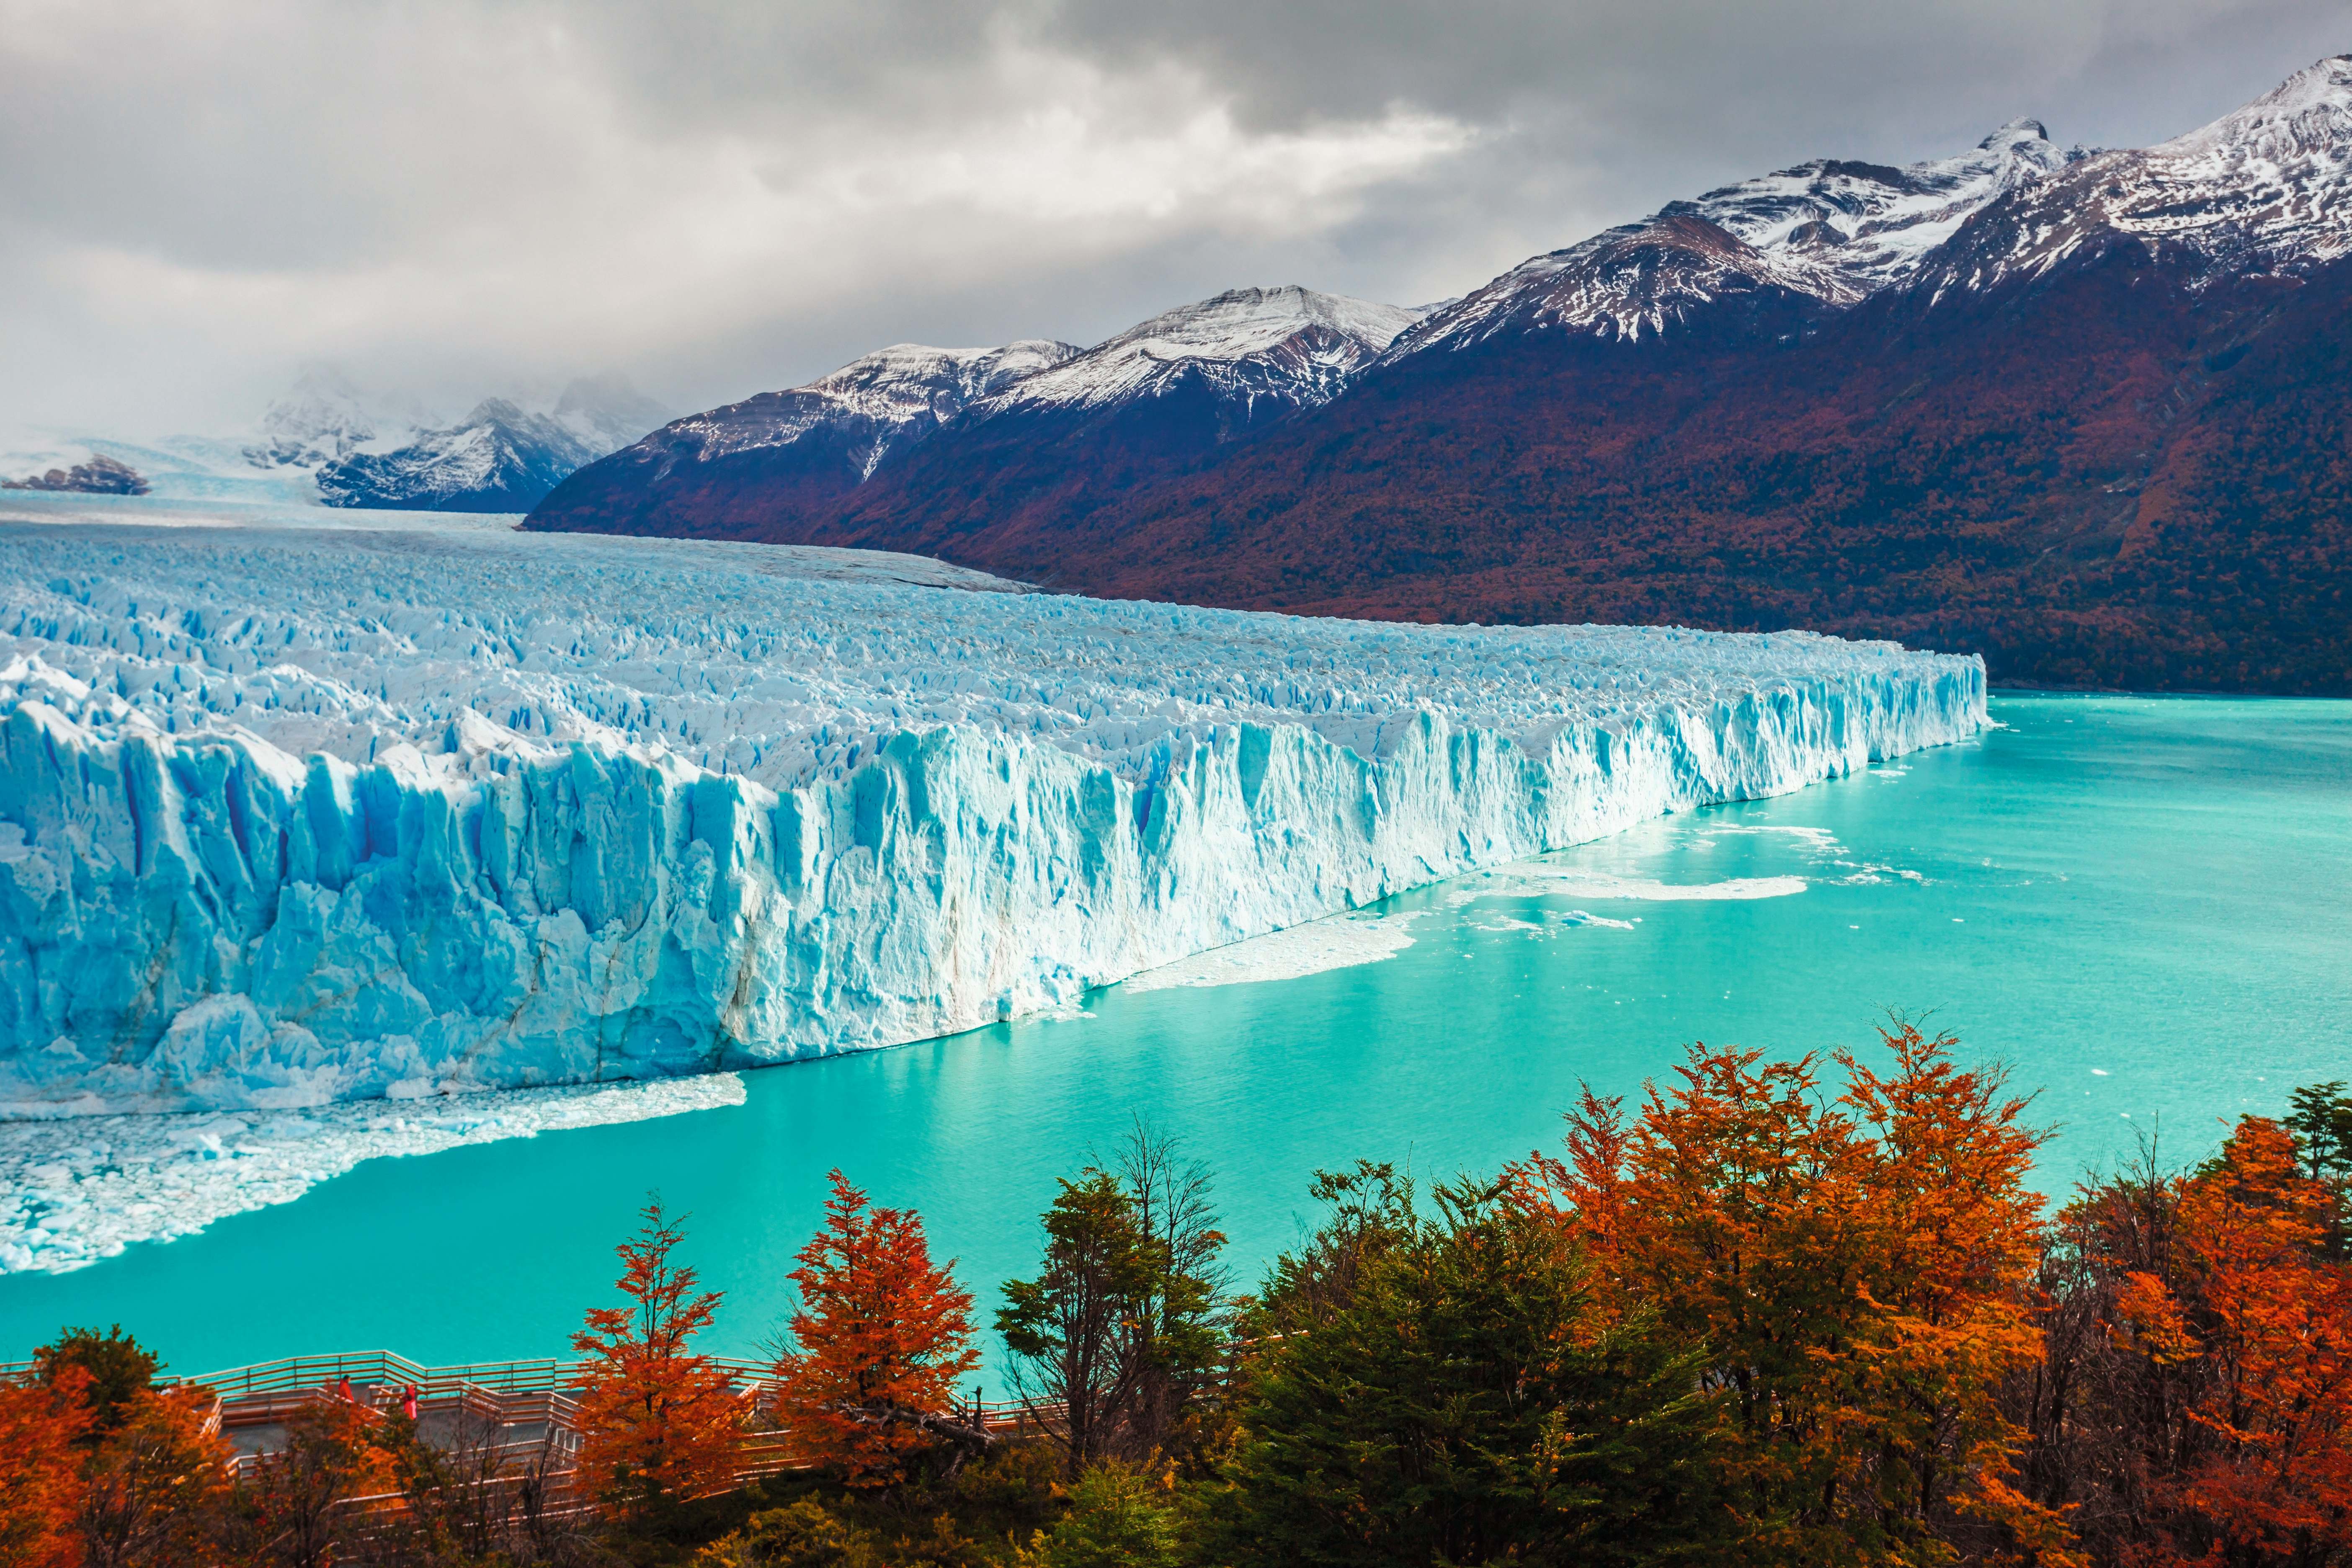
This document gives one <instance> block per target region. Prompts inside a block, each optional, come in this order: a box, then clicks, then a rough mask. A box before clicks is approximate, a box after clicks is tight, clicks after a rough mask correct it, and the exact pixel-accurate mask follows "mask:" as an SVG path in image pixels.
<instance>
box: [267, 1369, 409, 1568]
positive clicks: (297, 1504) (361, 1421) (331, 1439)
mask: <svg viewBox="0 0 2352 1568" xmlns="http://www.w3.org/2000/svg"><path fill="white" fill-rule="evenodd" d="M382 1428H383V1418H382V1417H381V1416H379V1415H376V1414H375V1412H373V1410H368V1409H364V1408H362V1406H360V1405H353V1404H352V1403H351V1402H350V1401H348V1400H343V1399H337V1398H334V1397H331V1396H330V1395H325V1394H320V1395H318V1396H315V1397H313V1398H311V1399H310V1400H309V1401H308V1402H307V1403H305V1404H304V1405H302V1407H301V1408H300V1409H299V1410H297V1411H295V1412H294V1414H293V1415H290V1416H289V1417H288V1418H287V1422H286V1440H285V1443H284V1445H283V1446H282V1447H279V1448H278V1449H277V1450H276V1451H275V1452H272V1453H269V1454H267V1455H264V1456H263V1457H262V1458H260V1459H259V1460H258V1461H257V1462H256V1464H255V1465H254V1467H253V1470H252V1472H251V1474H250V1475H249V1476H248V1477H247V1479H246V1482H245V1484H244V1486H243V1488H242V1489H241V1490H242V1494H243V1496H242V1501H243V1504H244V1507H243V1510H241V1511H242V1512H243V1514H244V1518H243V1519H242V1521H240V1522H241V1523H242V1524H243V1525H244V1527H245V1529H246V1530H247V1531H249V1532H250V1536H251V1539H250V1541H249V1542H248V1545H249V1546H250V1548H251V1550H250V1552H247V1554H246V1555H247V1556H249V1557H252V1558H255V1559H258V1560H262V1561H266V1562H270V1563H282V1564H285V1568H327V1565H328V1564H331V1563H334V1562H335V1561H336V1560H337V1559H338V1558H339V1557H341V1555H343V1553H344V1549H345V1548H346V1547H347V1546H348V1545H349V1544H350V1538H351V1536H352V1533H353V1532H354V1530H355V1527H357V1526H358V1525H359V1524H360V1522H361V1521H358V1520H356V1519H354V1518H353V1517H352V1514H351V1512H350V1510H347V1509H346V1508H345V1507H344V1506H343V1505H344V1504H346V1503H348V1502H350V1501H351V1500H352V1499H353V1498H360V1497H369V1496H373V1495H374V1494H377V1493H380V1492H383V1491H384V1490H387V1489H389V1488H390V1486H391V1484H392V1456H391V1455H390V1454H388V1453H386V1452H385V1451H384V1449H383V1446H382V1443H381V1442H380V1439H381V1438H382V1436H383V1430H382Z"/></svg>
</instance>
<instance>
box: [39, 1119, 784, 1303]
mask: <svg viewBox="0 0 2352 1568" xmlns="http://www.w3.org/2000/svg"><path fill="white" fill-rule="evenodd" d="M742 1101H743V1080H742V1079H740V1078H739V1077H737V1076H735V1075H734V1074H732V1073H719V1074H713V1075H710V1076H708V1077H704V1078H695V1079H674V1080H672V1081H669V1082H666V1083H651V1084H618V1085H613V1084H607V1085H598V1086H591V1087H586V1088H566V1089H520V1090H515V1091H511V1092H509V1093H502V1094H483V1095H474V1096H467V1097H465V1098H462V1099H457V1100H439V1101H436V1102H434V1103H433V1104H432V1105H430V1106H428V1107H425V1108H421V1109H418V1110H416V1111H415V1114H411V1115H408V1116H404V1117H399V1118H383V1117H382V1116H381V1115H380V1114H379V1111H380V1108H378V1107H374V1106H365V1105H337V1106H326V1107H321V1108H320V1109H319V1110H314V1111H312V1112H310V1113H309V1114H308V1115H305V1116H285V1115H279V1114H272V1113H268V1112H243V1113H231V1114H220V1113H216V1112H212V1113H205V1114H203V1115H198V1116H184V1115H180V1116H173V1115H149V1116H110V1117H102V1118H97V1119H93V1120H83V1121H16V1122H5V1123H0V1274H5V1273H14V1272H17V1271H21V1270H26V1269H39V1270H47V1271H48V1272H52V1273H62V1272H64V1271H66V1270H68V1269H73V1268H82V1267H84V1266H85V1265H88V1264H90V1263H95V1262H97V1261H98V1260H99V1259H100V1258H111V1257H113V1256H115V1255H116V1254H117V1253H120V1252H121V1250H122V1249H123V1248H124V1247H126V1246H128V1245H130V1244H131V1243H133V1242H139V1241H159V1240H169V1239H170V1238H172V1237H178V1236H187V1235H190V1234H192V1233H194V1232H195V1231H199V1230H202V1229H203V1228H204V1227H205V1226H207V1225H210V1224H211V1223H212V1222H213V1221H215V1220H217V1219H222V1218H225V1217H226V1216H227V1215H233V1214H241V1213H244V1212H245V1211H246V1210H247V1209H257V1208H262V1207H266V1206H267V1205H270V1204H278V1203H286V1202H289V1200H291V1199H294V1198H298V1197H299V1196H301V1195H302V1194H304V1193H306V1192H308V1191H310V1188H311V1187H312V1186H313V1185H315V1184H318V1183H320V1182H322V1181H325V1180H326V1179H328V1178H329V1177H331V1176H335V1175H340V1174H341V1173H343V1172H345V1171H348V1170H350V1169H351V1168H352V1166H353V1165H355V1164H357V1163H360V1162H361V1161H362V1160H367V1159H374V1158H378V1157H381V1156H384V1155H392V1154H425V1153H433V1152H437V1151H439V1150H443V1149H449V1148H454V1147H456V1146H457V1145H458V1144H460V1143H481V1142H489V1141H491V1140H493V1139H498V1138H528V1137H531V1136H534V1135H535V1134H537V1133H540V1132H547V1131H561V1130H562V1129H564V1128H569V1127H595V1126H601V1125H604V1124H605V1123H608V1122H614V1121H640V1120H643V1119H645V1118H647V1117H653V1116H669V1115H675V1114H677V1113H679V1112H682V1111H688V1110H709V1109H712V1108H714V1107H718V1106H725V1105H740V1104H741V1103H742Z"/></svg>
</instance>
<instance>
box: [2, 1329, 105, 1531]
mask: <svg viewBox="0 0 2352 1568" xmlns="http://www.w3.org/2000/svg"><path fill="white" fill-rule="evenodd" d="M88 1388H89V1373H86V1372H84V1371H82V1370H81V1369H80V1368H79V1367H70V1368H68V1369H66V1370H65V1371H64V1372H62V1373H59V1374H58V1378H57V1379H56V1381H55V1382H54V1383H53V1384H48V1385H47V1386H44V1385H42V1384H27V1385H25V1386H11V1385H9V1384H0V1568H79V1563H80V1562H81V1542H80V1540H79V1537H78V1535H77V1534H76V1532H75V1530H74V1515H75V1510H77V1508H78V1507H79V1504H80V1501H81V1477H80V1470H81V1458H82V1457H81V1450H80V1449H79V1447H76V1444H77V1443H78V1441H79V1439H80V1437H81V1435H82V1433H83V1431H84V1430H85V1429H86V1428H87V1427H88V1426H89V1407H88V1406H87V1405H85V1404H84V1403H83V1395H84V1394H85V1392H86V1391H87V1390H88Z"/></svg>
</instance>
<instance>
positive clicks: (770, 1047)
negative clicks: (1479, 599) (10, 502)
mask: <svg viewBox="0 0 2352 1568" xmlns="http://www.w3.org/2000/svg"><path fill="white" fill-rule="evenodd" d="M866 561H867V562H870V563H861V561H860V559H859V558H856V557H854V556H852V555H851V554H850V552H798V551H792V550H781V549H772V548H763V547H759V546H740V545H720V544H707V543H693V542H650V541H617V540H604V539H596V538H593V537H583V536H567V535H557V536H537V535H519V534H506V533H497V532H489V531H470V532H467V531H457V530H436V529H419V530H417V531H413V532H409V533H397V532H390V531H386V532H369V531H341V532H328V531H303V530H284V531H274V532H273V531H267V530H260V529H209V530H204V531H191V530H166V529H145V528H130V527H121V528H113V527H86V528H59V527H43V526H36V525H11V526H9V527H7V528H5V529H0V637H5V647H0V942H5V949H0V951H5V960H0V1105H5V1109H6V1110H8V1111H9V1112H11V1113H14V1114H17V1115H25V1114H31V1115H57V1114H70V1113H74V1112H96V1111H101V1110H163V1109H183V1108H201V1107H269V1106H289V1105H297V1104H306V1103H320V1102H325V1101H330V1100H350V1099H359V1098H365V1097H370V1096H375V1095H391V1096H394V1097H405V1096H413V1095H419V1094H424V1093H428V1092H432V1091H436V1090H440V1089H463V1088H476V1087H512V1086H526V1085H540V1084H555V1083H564V1082H579V1081H589V1080H600V1079H632V1078H636V1079H644V1078H656V1077H663V1076H669V1075H677V1074H686V1073H694V1072H699V1071H704V1070H708V1069H713V1068H731V1067H740V1066H746V1065H755V1064H761V1063H767V1062H776V1061H782V1060H786V1059H791V1058H801V1057H807V1056H812V1055H817V1054H822V1053H825V1052H831V1051H839V1050H845V1049H851V1048H856V1047H870V1046H883V1045H889V1044H893V1043H897V1042H900V1041H906V1040H911V1039H916V1038H920V1037H929V1036H936V1035H940V1034H943V1033H947V1032H950V1031H953V1030H958V1029H962V1028H966V1027H970V1026H975V1025H979V1024H983V1023H986V1022H989V1021H992V1020H995V1019H999V1018H1003V1017H1007V1016H1014V1015H1019V1014H1022V1013H1025V1012H1028V1011H1030V1010H1033V1009H1037V1008H1041V1007H1045V1006H1047V1005H1054V1004H1057V1003H1061V1002H1065V1001H1067V1000H1069V999H1071V998H1074V997H1076V995H1078V994H1080V993H1081V992H1082V991H1084V990H1085V989H1086V988H1087V987H1089V986H1093V985H1097V984H1104V983H1108V982H1111V981H1115V980H1117V979H1118V978H1120V977H1122V976H1124V975H1127V974H1130V973H1135V972H1137V971H1139V970H1141V969H1145V968H1148V967H1151V966H1154V965H1158V964H1161V963H1169V962H1171V961H1173V960H1176V959H1179V958H1181V957H1184V956H1186V955H1189V954H1191V953H1193V952H1200V951H1202V950H1205V949H1208V948H1212V947H1214V946H1218V945H1220V944H1223V943H1226V942H1234V941H1236V940H1239V939H1242V938H1244V937H1249V936H1252V935H1255V934H1259V933H1262V932H1265V931H1271V930H1275V929H1278V928H1281V927H1285V926H1288V925H1292V924H1296V923H1298V922H1300V921H1307V920H1311V919H1314V918H1316V917H1318V916H1321V915H1325V914H1328V913H1331V912H1334V911H1337V910H1345V909H1348V908H1349V907H1352V906H1356V905H1360V904H1363V903H1367V902H1370V901H1371V900H1377V899H1380V898H1381V897H1383V896H1386V895H1388V894H1391V893H1395V892H1398V891H1400V890H1402V889H1408V888H1412V887H1414V886H1417V885H1420V884H1423V883H1426V882H1429V881H1431V880H1433V879H1439V878H1443V877H1445V876H1449V875H1453V874H1455V873H1459V872H1463V871H1466V870H1469V869H1472V868H1477V867H1480V866H1483V865H1490V864H1494V863H1497V862H1501V861H1507V860H1514V859H1518V858H1524V857H1526V856H1528V855H1530V854H1534V853H1538V852H1540V851H1543V850H1547V849H1551V848H1555V847H1561V846H1564V845H1567V844H1570V843H1574V842H1577V841H1580V840H1584V839H1589V838H1591V837H1595V836H1597V835H1600V834H1603V833H1606V832H1609V831H1611V830H1612V829H1614V828H1617V827H1620V826H1624V825H1627V824H1629V823H1632V822H1634V821H1638V820H1640V819H1643V818H1645V817H1648V816H1654V815H1656V814H1658V813H1661V812H1665V811H1672V810H1679V809H1683V808H1686V807H1691V806H1696V805H1705V804H1707V803H1710V802H1716V801H1723V800H1729V799H1736V798H1742V797H1750V796H1757V795H1770V794H1773V793H1776V792H1780V791H1786V790H1790V789H1794V788H1797V787H1799V786H1801V785H1803V784H1809V783H1811V782H1813V781H1815V780H1819V779H1822V778H1826V777H1831V776H1834V775H1838V774H1842V773H1847V772H1849V771H1851V770H1853V769H1855V768H1858V767H1860V766H1862V765H1864V764H1865V763H1867V762H1869V761H1870V760H1872V759H1874V758H1878V757H1885V756H1892V755H1895V754H1897V753H1900V752H1907V751H1910V750H1912V749H1914V748H1916V747H1920V746H1926V745H1933V744H1937V743H1939V742H1948V741H1952V740H1955V739H1958V738H1960V737H1962V736H1965V735H1968V734H1969V733H1971V732H1973V731H1975V730H1977V729H1978V728H1979V726H1980V725H1981V724H1982V723H1983V721H1984V711H1985V710H1984V700H1985V683H1984V672H1983V668H1982V666H1981V664H1980V663H1979V662H1978V661H1977V660H1975V659H1973V658H1950V657H1943V656H1936V655H1927V654H1917V653H1910V652H1906V651H1904V650H1902V649H1900V648H1897V647H1894V646H1892V645H1889V644H1883V643H1869V644H1857V643H1845V642H1840V641H1837V640H1834V639H1831V638H1825V637H1816V636H1812V635H1810V634H1778V635H1774V636H1769V637H1757V636H1731V635H1723V634H1710V633H1699V632H1689V631H1676V630H1672V629H1664V628H1629V627H1532V628H1507V627H1506V628H1486V629H1482V628H1475V627H1471V628H1463V627H1436V626H1402V625H1386V624H1370V623H1360V622H1348V621H1336V620H1303V619H1296V618H1291V617H1286V616H1266V615H1251V614H1242V613H1235V612H1226V611H1213V610H1201V609H1191V608H1184V607H1180V606H1172V605H1151V604H1139V603H1104V602H1098V601H1091V600H1085V599H1077V598H1066V597H1055V596H1048V595H1025V594H1019V593H1008V592H1002V591H997V592H975V591H970V590H968V589H961V588H957V587H952V586H928V585H918V584H917V583H910V582H908V581H907V580H905V578H906V577H907V576H908V570H907V568H908V565H909V563H906V562H904V561H903V560H901V559H899V558H890V557H878V558H866ZM990 585H992V586H994V587H996V588H999V589H1002V588H1003V586H1004V585H1003V584H990Z"/></svg>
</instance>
